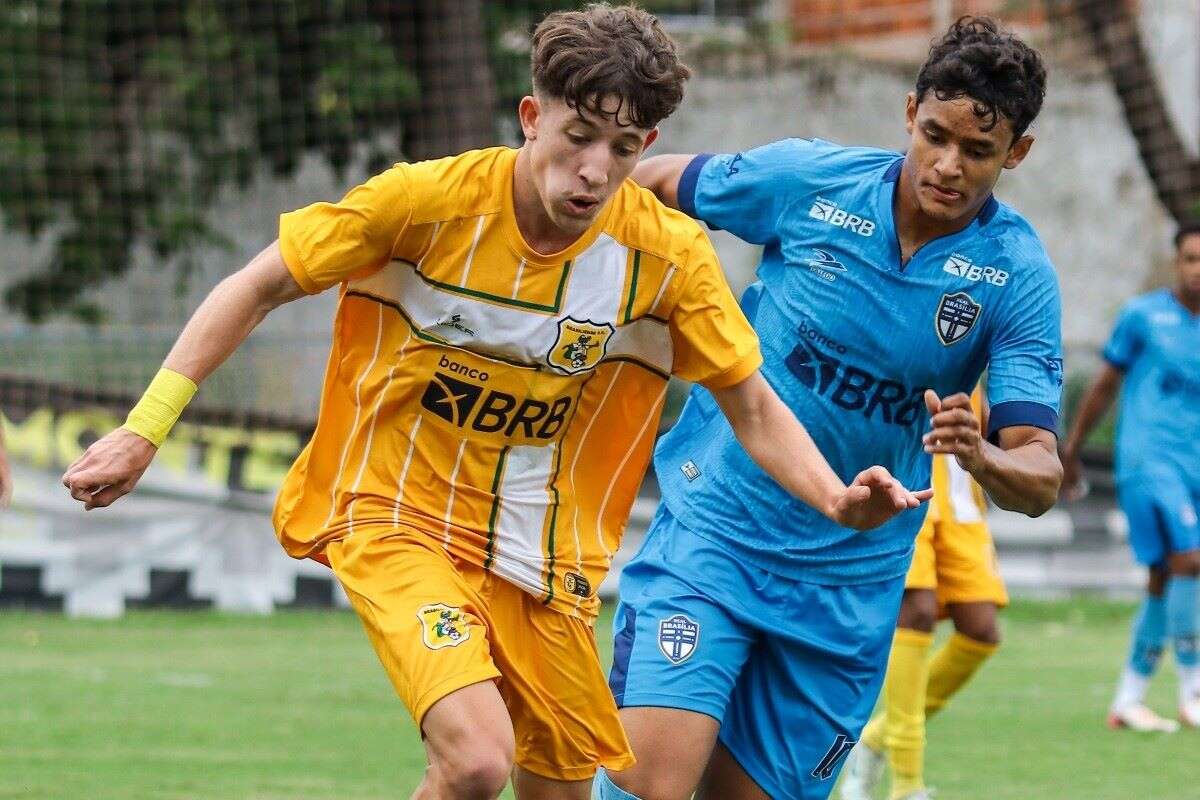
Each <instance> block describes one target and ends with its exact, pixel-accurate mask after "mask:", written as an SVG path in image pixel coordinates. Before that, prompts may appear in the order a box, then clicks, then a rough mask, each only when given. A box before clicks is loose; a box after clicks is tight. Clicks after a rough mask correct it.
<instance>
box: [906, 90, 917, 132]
mask: <svg viewBox="0 0 1200 800" xmlns="http://www.w3.org/2000/svg"><path fill="white" fill-rule="evenodd" d="M916 124H917V93H916V92H909V93H908V94H907V95H906V96H905V98H904V130H906V131H908V135H909V136H912V132H913V128H914V127H915V126H916Z"/></svg>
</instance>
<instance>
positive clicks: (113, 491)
mask: <svg viewBox="0 0 1200 800" xmlns="http://www.w3.org/2000/svg"><path fill="white" fill-rule="evenodd" d="M157 452H158V448H156V447H155V446H154V445H153V444H151V443H150V442H149V441H148V440H146V439H143V438H142V437H141V436H138V435H137V434H136V433H133V432H132V431H128V430H126V429H125V428H117V429H116V430H115V431H112V432H111V433H109V434H108V435H106V436H104V437H103V438H101V439H98V440H96V441H95V442H94V443H93V444H92V446H91V447H89V448H88V449H87V451H86V452H85V453H84V454H83V455H81V456H80V457H79V458H77V459H75V462H74V463H73V464H71V466H69V467H67V471H66V472H65V473H63V477H62V483H63V486H65V487H67V488H68V489H69V490H70V491H71V497H74V498H75V499H76V500H78V501H79V502H81V503H83V508H84V510H85V511H91V510H92V509H94V508H104V507H105V506H109V505H112V504H113V502H114V501H116V500H117V499H118V498H120V497H123V496H124V495H126V494H129V492H130V491H132V490H133V487H134V486H136V485H137V482H138V480H139V479H141V477H142V473H143V472H145V471H146V468H147V467H149V466H150V462H151V461H153V460H154V454H155V453H157Z"/></svg>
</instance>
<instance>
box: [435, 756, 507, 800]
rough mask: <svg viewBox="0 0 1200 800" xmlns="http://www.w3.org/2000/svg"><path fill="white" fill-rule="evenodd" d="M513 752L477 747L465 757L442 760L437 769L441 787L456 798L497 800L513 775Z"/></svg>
mask: <svg viewBox="0 0 1200 800" xmlns="http://www.w3.org/2000/svg"><path fill="white" fill-rule="evenodd" d="M512 769H513V758H512V753H511V752H505V751H504V750H503V749H502V748H500V747H491V748H489V747H486V746H484V747H475V748H471V749H470V750H469V751H468V752H465V753H463V755H462V757H451V758H448V759H442V763H440V764H439V765H438V766H437V770H438V773H439V774H440V775H441V778H442V783H443V784H444V785H445V787H446V788H447V789H449V790H450V796H451V797H455V798H470V800H494V798H496V797H499V796H500V793H501V792H502V791H504V787H505V785H506V784H507V783H508V779H509V776H511V775H512Z"/></svg>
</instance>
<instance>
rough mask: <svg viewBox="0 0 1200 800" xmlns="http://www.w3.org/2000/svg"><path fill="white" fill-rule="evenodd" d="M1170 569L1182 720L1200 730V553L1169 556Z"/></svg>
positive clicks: (1171, 629)
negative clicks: (1198, 640) (1199, 643)
mask: <svg viewBox="0 0 1200 800" xmlns="http://www.w3.org/2000/svg"><path fill="white" fill-rule="evenodd" d="M1167 570H1168V573H1169V575H1168V577H1167V591H1166V606H1167V634H1168V636H1170V638H1171V646H1172V649H1173V651H1174V655H1175V671H1176V673H1177V674H1178V678H1179V695H1178V696H1179V721H1180V722H1182V723H1183V724H1184V725H1187V726H1189V727H1193V728H1197V727H1200V653H1197V650H1196V636H1197V627H1198V625H1197V623H1198V622H1200V620H1197V615H1198V614H1200V596H1198V594H1200V593H1198V589H1200V550H1195V549H1193V550H1184V551H1182V552H1174V553H1171V554H1170V555H1169V556H1168V557H1167Z"/></svg>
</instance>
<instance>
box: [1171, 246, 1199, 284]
mask: <svg viewBox="0 0 1200 800" xmlns="http://www.w3.org/2000/svg"><path fill="white" fill-rule="evenodd" d="M1175 269H1176V270H1177V271H1178V273H1179V288H1180V290H1181V291H1182V292H1183V293H1184V294H1185V295H1188V296H1189V297H1200V234H1196V233H1193V234H1188V235H1187V236H1185V237H1183V241H1181V242H1180V243H1179V249H1178V250H1177V251H1176V252H1175Z"/></svg>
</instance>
